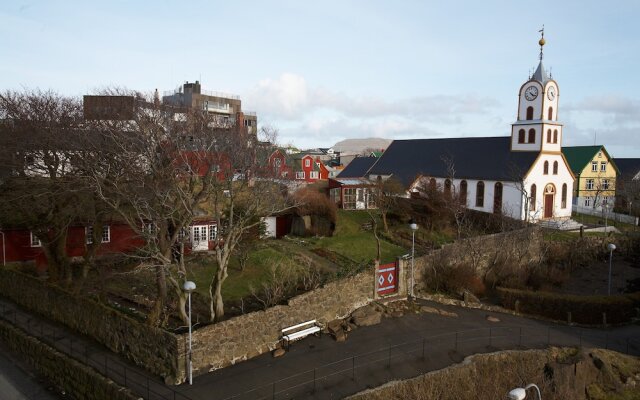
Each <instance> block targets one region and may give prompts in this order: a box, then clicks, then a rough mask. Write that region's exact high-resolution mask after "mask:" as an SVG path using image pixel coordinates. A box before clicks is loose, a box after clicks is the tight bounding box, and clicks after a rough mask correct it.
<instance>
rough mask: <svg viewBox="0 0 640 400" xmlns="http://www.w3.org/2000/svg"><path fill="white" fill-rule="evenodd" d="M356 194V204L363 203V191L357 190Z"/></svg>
mask: <svg viewBox="0 0 640 400" xmlns="http://www.w3.org/2000/svg"><path fill="white" fill-rule="evenodd" d="M356 193H357V197H358V202H363V201H364V189H358V190H356Z"/></svg>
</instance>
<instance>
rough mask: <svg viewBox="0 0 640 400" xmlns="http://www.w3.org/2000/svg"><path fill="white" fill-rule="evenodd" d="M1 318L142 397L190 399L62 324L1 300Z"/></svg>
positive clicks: (166, 399) (163, 399)
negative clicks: (74, 333)
mask: <svg viewBox="0 0 640 400" xmlns="http://www.w3.org/2000/svg"><path fill="white" fill-rule="evenodd" d="M0 318H2V319H3V320H5V321H7V322H8V323H10V324H13V326H15V327H16V328H19V329H21V330H22V331H24V332H25V334H26V335H29V336H32V337H34V338H36V339H38V340H40V341H41V342H43V343H45V344H47V345H49V346H51V347H52V348H54V349H56V350H58V351H60V352H61V353H64V354H66V355H67V356H69V357H71V358H73V359H75V360H77V361H79V362H81V363H84V364H85V365H87V366H89V367H92V368H93V369H95V370H96V371H98V372H99V373H100V374H102V375H103V376H105V377H107V378H109V379H111V380H112V381H114V382H115V383H117V384H119V385H120V386H123V387H127V388H128V389H130V390H131V391H132V392H134V393H135V394H136V395H138V396H141V397H142V398H143V399H145V400H191V398H189V397H187V396H185V395H183V394H181V393H179V392H177V391H176V390H174V389H173V388H171V387H170V386H166V385H165V384H164V382H162V381H160V380H159V379H156V378H152V377H151V376H150V375H149V374H147V373H143V372H141V370H140V369H138V368H134V367H132V366H130V365H127V364H125V363H124V362H123V361H122V360H120V359H119V358H118V357H116V356H113V355H111V352H110V351H109V350H107V349H103V348H101V347H100V346H99V345H97V344H90V343H88V342H87V340H83V339H80V338H77V337H75V338H74V337H73V336H70V335H69V333H68V331H67V330H65V329H64V328H61V327H57V326H54V325H53V324H52V323H48V322H45V321H43V320H42V319H40V318H34V317H32V316H30V315H29V314H26V313H24V312H22V311H20V310H19V309H18V308H17V307H15V306H12V305H7V304H6V303H3V302H0Z"/></svg>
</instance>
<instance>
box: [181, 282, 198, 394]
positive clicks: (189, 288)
mask: <svg viewBox="0 0 640 400" xmlns="http://www.w3.org/2000/svg"><path fill="white" fill-rule="evenodd" d="M182 289H183V290H184V291H185V292H187V297H188V298H189V354H188V365H189V385H193V369H192V366H191V292H193V291H194V290H196V284H195V282H192V281H185V282H184V284H183V285H182Z"/></svg>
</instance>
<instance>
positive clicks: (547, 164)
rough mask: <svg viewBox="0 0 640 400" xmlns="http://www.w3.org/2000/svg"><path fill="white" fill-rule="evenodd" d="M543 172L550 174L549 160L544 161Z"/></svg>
mask: <svg viewBox="0 0 640 400" xmlns="http://www.w3.org/2000/svg"><path fill="white" fill-rule="evenodd" d="M542 173H543V174H545V175H549V161H545V162H544V166H543V168H542Z"/></svg>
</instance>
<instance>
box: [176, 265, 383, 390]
mask: <svg viewBox="0 0 640 400" xmlns="http://www.w3.org/2000/svg"><path fill="white" fill-rule="evenodd" d="M373 300H374V277H373V271H372V270H370V271H365V272H362V273H359V274H357V275H355V276H353V277H349V278H345V279H342V280H340V281H335V282H331V283H328V284H327V285H325V286H323V287H321V288H318V289H316V290H313V291H310V292H307V293H304V294H302V295H300V296H297V297H294V298H292V299H290V300H289V302H288V304H287V305H280V306H275V307H271V308H269V309H267V310H266V311H258V312H252V313H249V314H245V315H241V316H238V317H234V318H231V319H229V320H226V321H223V322H220V323H217V324H213V325H209V326H206V327H203V328H200V329H198V330H197V331H195V332H194V333H193V358H192V360H193V371H194V375H195V374H202V373H206V372H207V371H211V370H215V369H218V368H222V367H225V366H228V365H231V364H234V363H236V362H239V361H243V360H247V359H249V358H252V357H255V356H257V355H260V354H263V353H266V352H268V351H270V350H272V349H274V348H275V347H276V345H277V343H278V339H279V337H280V333H281V332H280V330H281V329H282V328H284V327H287V326H292V325H295V324H298V323H301V322H304V321H308V320H313V319H315V320H318V321H319V322H321V323H323V324H326V323H327V322H329V321H331V320H334V319H337V318H343V317H346V316H347V315H349V314H350V313H351V312H353V311H354V310H355V309H357V308H359V307H362V306H364V305H366V304H368V303H370V302H371V301H373ZM187 338H188V336H187V335H182V336H181V337H180V339H179V340H180V342H181V344H182V351H181V355H180V362H179V365H181V366H185V365H186V361H185V355H186V349H187ZM184 379H185V369H184V368H181V371H180V376H179V377H178V381H184Z"/></svg>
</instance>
